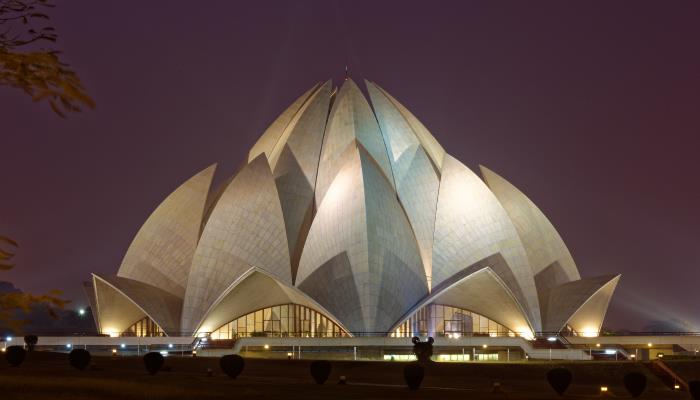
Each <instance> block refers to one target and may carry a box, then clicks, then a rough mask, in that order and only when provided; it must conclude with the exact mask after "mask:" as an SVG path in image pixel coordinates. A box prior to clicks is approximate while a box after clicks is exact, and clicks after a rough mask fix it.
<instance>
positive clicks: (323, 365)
mask: <svg viewBox="0 0 700 400" xmlns="http://www.w3.org/2000/svg"><path fill="white" fill-rule="evenodd" d="M331 368H332V367H331V363H329V362H328V361H326V360H316V361H314V362H312V363H311V366H310V370H311V376H312V377H313V378H314V381H316V383H318V384H319V385H323V384H324V383H325V382H326V381H327V380H328V376H330V374H331Z"/></svg>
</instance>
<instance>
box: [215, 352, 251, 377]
mask: <svg viewBox="0 0 700 400" xmlns="http://www.w3.org/2000/svg"><path fill="white" fill-rule="evenodd" d="M219 367H221V370H222V371H224V373H225V374H226V375H228V376H229V378H231V379H236V377H237V376H238V375H240V373H241V372H243V368H244V367H245V361H244V360H243V357H241V356H239V355H238V354H227V355H225V356H223V357H221V359H220V360H219Z"/></svg>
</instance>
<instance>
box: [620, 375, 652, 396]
mask: <svg viewBox="0 0 700 400" xmlns="http://www.w3.org/2000/svg"><path fill="white" fill-rule="evenodd" d="M622 381H623V382H624V384H625V388H626V389H627V391H628V392H629V394H630V395H631V396H632V397H634V398H637V397H639V396H641V395H642V393H644V389H646V387H647V377H646V376H644V374H640V373H639V372H630V373H629V374H627V375H625V377H624V378H622Z"/></svg>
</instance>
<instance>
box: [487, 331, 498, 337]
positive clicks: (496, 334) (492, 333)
mask: <svg viewBox="0 0 700 400" xmlns="http://www.w3.org/2000/svg"><path fill="white" fill-rule="evenodd" d="M489 336H491V337H496V336H498V333H496V332H490V333H489Z"/></svg>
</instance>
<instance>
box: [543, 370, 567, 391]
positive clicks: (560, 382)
mask: <svg viewBox="0 0 700 400" xmlns="http://www.w3.org/2000/svg"><path fill="white" fill-rule="evenodd" d="M572 379H573V375H572V374H571V371H569V370H568V369H566V368H554V369H551V370H549V371H548V372H547V382H549V386H551V387H552V389H554V391H555V392H557V393H558V394H559V396H563V395H564V392H566V389H568V388H569V385H571V380H572Z"/></svg>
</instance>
